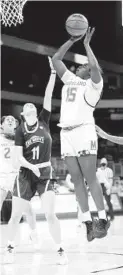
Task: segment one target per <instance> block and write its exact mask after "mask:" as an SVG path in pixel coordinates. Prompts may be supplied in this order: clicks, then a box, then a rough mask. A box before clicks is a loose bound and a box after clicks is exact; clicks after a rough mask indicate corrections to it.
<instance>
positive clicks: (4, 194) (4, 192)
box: [0, 188, 7, 211]
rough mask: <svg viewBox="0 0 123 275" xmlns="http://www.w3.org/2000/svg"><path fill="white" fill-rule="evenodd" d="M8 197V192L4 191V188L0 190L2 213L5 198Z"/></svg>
mask: <svg viewBox="0 0 123 275" xmlns="http://www.w3.org/2000/svg"><path fill="white" fill-rule="evenodd" d="M6 196H7V191H6V190H4V189H2V188H0V211H1V209H2V205H3V202H4V200H5V198H6Z"/></svg>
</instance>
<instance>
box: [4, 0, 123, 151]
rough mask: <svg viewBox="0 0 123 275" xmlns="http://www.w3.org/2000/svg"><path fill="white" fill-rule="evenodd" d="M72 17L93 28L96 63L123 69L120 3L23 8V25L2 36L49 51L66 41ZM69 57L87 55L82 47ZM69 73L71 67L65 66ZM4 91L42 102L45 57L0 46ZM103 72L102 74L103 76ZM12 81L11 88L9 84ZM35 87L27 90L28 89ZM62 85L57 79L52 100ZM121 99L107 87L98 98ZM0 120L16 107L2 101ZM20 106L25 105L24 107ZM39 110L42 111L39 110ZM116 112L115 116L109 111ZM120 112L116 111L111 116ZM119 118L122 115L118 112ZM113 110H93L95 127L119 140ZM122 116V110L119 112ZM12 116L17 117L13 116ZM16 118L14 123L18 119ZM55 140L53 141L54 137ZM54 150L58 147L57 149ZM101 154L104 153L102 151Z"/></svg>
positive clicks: (119, 130) (42, 4)
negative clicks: (83, 18) (77, 15)
mask: <svg viewBox="0 0 123 275" xmlns="http://www.w3.org/2000/svg"><path fill="white" fill-rule="evenodd" d="M72 13H82V14H83V15H85V16H86V17H87V18H88V21H89V24H90V26H92V27H95V28H96V30H95V34H94V36H93V39H92V42H91V46H92V49H93V51H94V53H95V55H96V57H97V58H98V59H101V60H105V61H109V62H113V63H116V64H121V65H122V64H123V27H122V26H121V1H90V2H89V1H74V2H72V1H70V2H69V1H68V2H67V1H64V2H60V1H57V2H56V1H55V2H48V1H46V2H42V1H33V2H32V1H31V2H27V3H26V5H25V7H24V10H23V15H24V23H23V24H21V25H17V27H11V28H9V27H4V26H2V30H1V31H2V34H7V35H10V36H15V37H18V38H22V39H25V40H29V41H32V42H37V43H39V44H43V45H49V46H53V47H59V46H61V45H62V44H63V43H64V42H65V41H66V40H67V39H68V38H69V35H68V34H67V32H66V30H65V21H66V19H67V17H68V16H69V15H70V14H72ZM71 51H73V52H75V53H80V54H84V55H85V50H84V47H83V43H82V42H78V43H76V44H75V45H74V46H73V47H72V48H71ZM65 63H66V65H67V66H68V68H70V66H71V65H73V64H72V62H65ZM1 68H2V79H1V86H2V90H7V91H13V92H16V93H24V94H26V95H27V97H28V94H33V95H41V96H44V92H45V87H46V85H47V81H48V78H49V74H50V70H49V65H48V60H47V57H46V56H43V55H38V54H34V53H30V52H28V51H22V50H18V49H14V48H10V47H6V46H2V61H1ZM105 73H106V71H105V70H104V74H105ZM10 80H12V81H13V84H10ZM30 84H33V87H32V88H30V87H29V85H30ZM61 87H62V83H61V81H60V80H59V79H58V78H57V81H56V85H55V91H54V94H53V97H54V98H58V99H60V94H61ZM112 97H113V98H115V97H116V98H123V90H122V91H121V90H118V89H117V90H116V91H115V92H114V93H113V94H112V93H108V91H107V88H106V87H105V89H104V93H103V97H102V98H112ZM2 103H3V104H2V115H6V114H10V113H13V110H14V105H15V104H16V105H17V106H18V105H20V102H11V101H6V100H2ZM22 105H23V104H22ZM37 107H38V110H40V109H41V107H42V106H40V102H39V105H38V106H37ZM59 111H60V109H59V108H58V107H56V108H54V109H53V111H52V113H53V115H54V114H59ZM113 111H114V110H113ZM115 111H116V112H118V110H115ZM120 112H121V110H120ZM110 113H111V110H109V109H106V110H103V109H100V110H99V109H97V110H96V111H95V117H96V123H97V124H98V125H100V126H101V127H102V128H103V129H104V130H106V131H107V132H109V133H112V134H121V133H122V132H123V130H122V123H123V120H122V121H111V119H110ZM122 113H123V110H122ZM13 114H14V115H15V116H16V114H15V113H13ZM17 118H18V117H17ZM57 122H58V119H57V120H53V119H52V117H51V132H52V133H53V136H54V144H55V145H56V148H57V153H58V148H59V139H58V137H57V134H59V128H58V127H57V126H56V125H57ZM55 135H56V136H55ZM57 145H58V146H57ZM103 152H104V149H103Z"/></svg>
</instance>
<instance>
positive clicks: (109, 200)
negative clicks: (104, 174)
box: [103, 184, 114, 220]
mask: <svg viewBox="0 0 123 275" xmlns="http://www.w3.org/2000/svg"><path fill="white" fill-rule="evenodd" d="M103 195H104V197H105V200H106V202H107V205H108V209H109V215H110V218H111V220H114V212H113V206H112V203H111V195H108V194H107V190H106V187H105V186H104V184H103Z"/></svg>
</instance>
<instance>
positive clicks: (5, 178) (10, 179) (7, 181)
mask: <svg viewBox="0 0 123 275" xmlns="http://www.w3.org/2000/svg"><path fill="white" fill-rule="evenodd" d="M15 177H16V174H15V173H9V174H7V173H0V188H1V189H3V190H5V191H6V192H8V191H11V192H12V191H13V187H14V182H15Z"/></svg>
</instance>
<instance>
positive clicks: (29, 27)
mask: <svg viewBox="0 0 123 275" xmlns="http://www.w3.org/2000/svg"><path fill="white" fill-rule="evenodd" d="M72 13H82V14H84V15H85V16H86V17H87V18H88V21H89V24H90V26H94V27H95V28H96V32H95V35H94V38H93V40H92V46H93V49H94V50H95V53H96V55H97V56H98V58H100V59H104V60H107V61H112V62H114V63H115V62H116V63H119V64H123V48H122V47H123V28H122V27H121V1H71V2H69V1H68V2H67V1H63V2H61V1H57V2H56V1H55V2H48V1H46V2H42V1H33V2H32V1H31V2H27V3H26V4H25V7H24V12H23V14H24V23H23V24H22V25H20V26H19V25H18V27H16V28H15V27H12V28H3V27H2V33H6V34H9V35H13V36H17V37H19V38H24V39H27V40H31V41H35V42H38V43H42V44H47V45H52V46H55V47H59V46H60V45H61V44H62V43H64V42H65V40H66V39H67V38H68V35H67V33H66V30H65V27H64V25H65V21H66V19H67V17H68V16H69V15H70V14H72ZM80 43H81V42H80ZM80 43H77V44H76V46H74V48H73V51H75V52H78V53H84V48H83V47H82V46H81V44H80Z"/></svg>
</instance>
